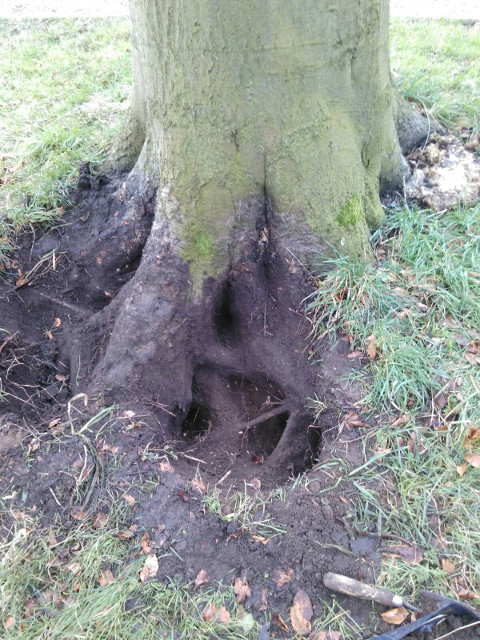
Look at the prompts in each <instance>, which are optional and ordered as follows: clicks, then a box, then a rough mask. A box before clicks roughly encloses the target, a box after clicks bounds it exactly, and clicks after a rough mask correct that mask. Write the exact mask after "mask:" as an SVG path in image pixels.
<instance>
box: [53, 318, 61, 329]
mask: <svg viewBox="0 0 480 640" xmlns="http://www.w3.org/2000/svg"><path fill="white" fill-rule="evenodd" d="M61 326H62V321H61V320H60V318H55V320H54V322H53V328H54V329H58V327H61Z"/></svg>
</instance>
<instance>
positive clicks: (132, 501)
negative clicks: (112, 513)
mask: <svg viewBox="0 0 480 640" xmlns="http://www.w3.org/2000/svg"><path fill="white" fill-rule="evenodd" d="M123 499H124V500H125V502H126V503H127V504H129V505H130V506H131V507H133V505H134V504H135V502H136V500H135V498H134V497H133V496H131V495H130V494H129V493H126V494H125V495H124V496H123Z"/></svg>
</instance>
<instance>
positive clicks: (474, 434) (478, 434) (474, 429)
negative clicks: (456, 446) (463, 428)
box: [463, 424, 480, 449]
mask: <svg viewBox="0 0 480 640" xmlns="http://www.w3.org/2000/svg"><path fill="white" fill-rule="evenodd" d="M477 440H480V429H479V427H478V425H476V424H474V425H472V426H471V427H470V428H469V429H468V431H467V433H466V434H465V440H464V441H463V446H464V447H465V449H466V448H467V447H469V446H470V445H471V444H472V443H473V442H476V441H477Z"/></svg>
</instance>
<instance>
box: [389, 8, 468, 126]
mask: <svg viewBox="0 0 480 640" xmlns="http://www.w3.org/2000/svg"><path fill="white" fill-rule="evenodd" d="M477 24H478V23H477ZM390 44H391V62H392V70H393V72H394V74H395V76H396V78H397V82H398V85H399V88H400V89H401V91H402V92H403V93H404V94H405V95H406V96H407V97H409V98H411V99H413V100H414V101H415V102H417V104H419V106H420V107H421V108H422V109H425V111H426V112H427V113H428V114H429V116H430V117H432V118H434V119H435V120H438V121H439V122H441V123H442V124H444V125H445V126H447V127H450V128H455V127H465V128H467V129H474V130H476V131H478V130H479V128H480V120H479V114H480V70H479V65H478V56H477V52H478V51H479V50H480V30H479V29H478V26H475V25H471V24H470V25H469V24H465V23H464V22H462V21H454V20H436V21H435V22H433V21H431V20H400V19H393V20H392V22H391V28H390Z"/></svg>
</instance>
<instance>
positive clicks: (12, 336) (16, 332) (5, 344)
mask: <svg viewBox="0 0 480 640" xmlns="http://www.w3.org/2000/svg"><path fill="white" fill-rule="evenodd" d="M17 335H18V331H15V333H12V335H11V336H10V337H9V338H7V339H6V340H5V342H4V343H3V344H2V346H1V347H0V353H2V351H3V348H4V347H6V346H7V344H8V343H9V342H10V340H13V339H14V338H15V336H17Z"/></svg>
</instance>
